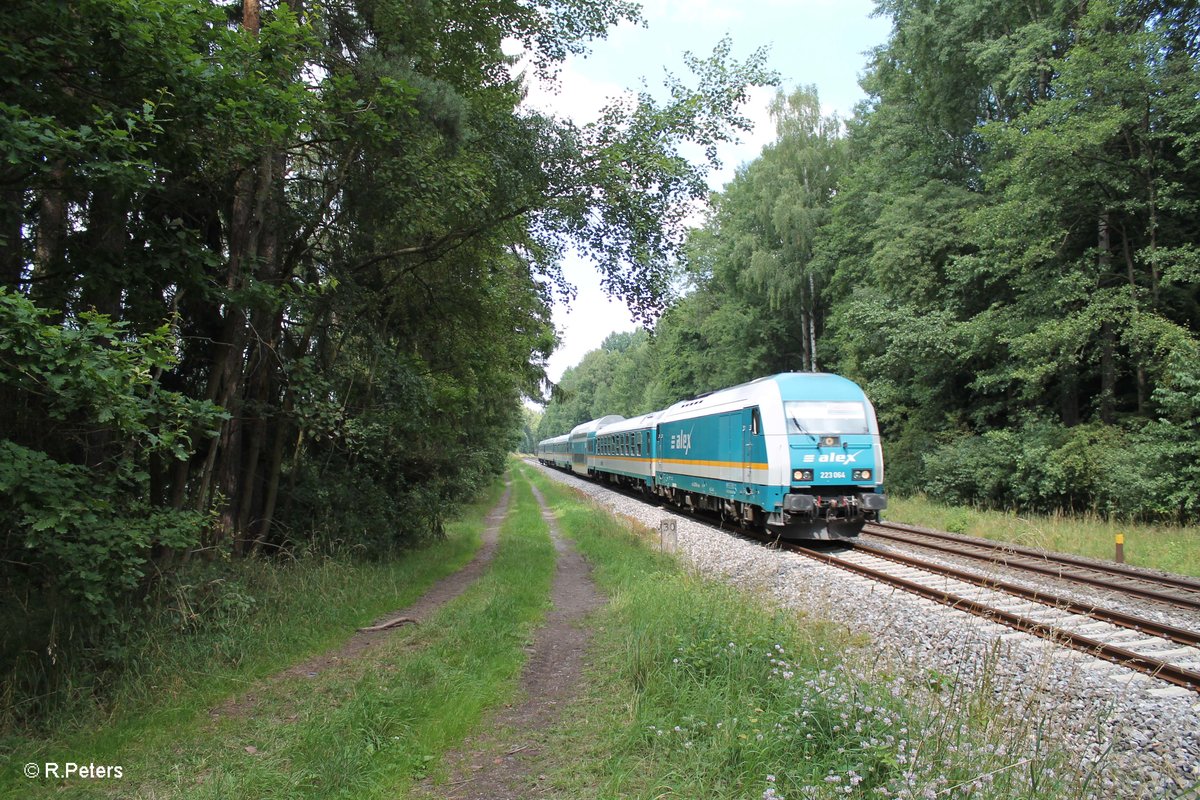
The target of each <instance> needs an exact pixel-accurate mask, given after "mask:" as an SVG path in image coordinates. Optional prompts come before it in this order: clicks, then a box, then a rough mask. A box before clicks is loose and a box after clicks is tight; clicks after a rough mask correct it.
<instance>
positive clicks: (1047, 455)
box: [924, 419, 1200, 523]
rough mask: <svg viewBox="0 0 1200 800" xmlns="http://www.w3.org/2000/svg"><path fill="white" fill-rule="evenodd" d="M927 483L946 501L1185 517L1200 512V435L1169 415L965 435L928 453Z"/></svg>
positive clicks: (1035, 424)
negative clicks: (1134, 421)
mask: <svg viewBox="0 0 1200 800" xmlns="http://www.w3.org/2000/svg"><path fill="white" fill-rule="evenodd" d="M924 467H925V483H924V489H925V491H926V492H928V493H929V495H930V496H931V497H933V498H935V499H937V500H940V501H942V502H945V503H950V504H962V505H976V506H983V507H986V508H1018V509H1024V510H1029V511H1040V512H1054V511H1085V510H1090V511H1094V512H1096V513H1099V514H1102V515H1104V516H1111V517H1118V518H1127V519H1138V520H1144V521H1165V522H1177V523H1187V522H1189V521H1192V520H1195V519H1196V518H1197V515H1198V514H1200V498H1198V497H1197V493H1196V489H1195V487H1196V486H1197V485H1198V483H1197V481H1198V479H1200V435H1198V434H1197V432H1196V431H1194V430H1191V431H1189V430H1188V429H1187V427H1185V426H1181V425H1178V424H1174V423H1172V422H1169V421H1167V420H1160V421H1155V422H1150V423H1146V424H1142V425H1136V424H1129V425H1128V426H1124V427H1123V426H1116V425H1104V424H1101V423H1091V424H1087V425H1078V426H1075V427H1071V428H1068V427H1065V426H1062V425H1060V424H1058V423H1052V422H1047V421H1044V420H1036V419H1030V420H1027V421H1026V422H1025V423H1024V424H1023V425H1022V426H1021V427H1020V428H1017V429H1010V430H995V431H988V432H986V433H984V434H982V435H976V434H969V435H964V436H960V437H957V438H955V439H952V440H950V441H947V442H944V443H943V444H941V445H939V446H938V447H937V448H936V449H934V450H933V451H932V452H931V453H929V454H927V455H926V456H925V458H924Z"/></svg>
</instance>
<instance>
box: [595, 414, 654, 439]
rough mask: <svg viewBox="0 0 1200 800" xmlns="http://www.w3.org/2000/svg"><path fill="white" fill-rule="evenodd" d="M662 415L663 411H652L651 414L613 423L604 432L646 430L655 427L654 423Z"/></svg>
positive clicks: (606, 426) (605, 427)
mask: <svg viewBox="0 0 1200 800" xmlns="http://www.w3.org/2000/svg"><path fill="white" fill-rule="evenodd" d="M660 414H662V412H661V411H651V412H650V413H649V414H642V415H641V416H637V417H630V418H629V419H624V420H621V421H620V422H613V423H611V424H608V425H605V426H604V430H603V432H604V433H605V434H609V433H628V432H629V431H640V430H644V429H645V428H650V427H653V426H654V421H655V420H656V419H658V416H659V415H660Z"/></svg>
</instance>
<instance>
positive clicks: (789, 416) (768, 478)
mask: <svg viewBox="0 0 1200 800" xmlns="http://www.w3.org/2000/svg"><path fill="white" fill-rule="evenodd" d="M537 458H538V461H540V462H541V463H542V464H545V465H546V466H551V467H558V468H559V469H563V470H567V471H570V472H572V473H574V474H575V475H578V476H580V477H583V478H591V479H594V480H598V481H602V482H605V483H610V484H613V485H617V486H621V487H624V488H626V489H631V490H634V491H638V492H641V493H643V494H645V495H647V497H648V498H653V499H659V500H662V501H664V502H667V503H670V504H672V505H674V506H676V507H679V508H682V509H688V510H703V511H710V512H715V513H717V514H719V515H720V516H721V518H722V519H723V520H726V521H729V522H732V523H737V524H741V525H746V526H748V527H753V528H759V529H765V530H766V531H767V532H769V533H771V534H772V535H777V536H779V537H780V538H783V539H789V540H839V539H843V540H844V539H853V538H854V537H856V536H858V534H859V532H860V531H861V530H862V528H863V525H865V524H866V523H868V522H874V521H878V520H879V519H880V514H881V512H882V511H883V510H884V509H886V508H887V495H886V494H885V493H884V489H883V447H882V443H881V440H880V436H879V423H878V421H877V420H876V417H875V408H874V406H872V405H871V402H870V400H868V399H867V396H866V394H865V393H864V392H863V390H862V389H861V388H860V387H859V386H858V385H857V384H856V383H854V382H853V381H851V380H849V379H847V378H844V377H842V376H840V375H833V374H830V373H813V372H786V373H782V374H779V375H771V376H767V377H763V378H758V379H757V380H753V381H750V382H748V383H743V384H740V385H738V386H732V387H729V388H727V389H719V390H717V391H713V392H708V393H706V394H702V395H700V396H698V397H693V398H689V399H687V400H682V401H680V402H678V403H675V404H674V405H673V406H671V407H669V408H666V409H663V410H661V411H654V412H651V413H649V414H643V415H641V416H637V417H633V418H630V419H626V418H624V417H622V416H620V415H616V414H612V415H608V416H604V417H600V418H599V419H594V420H591V421H589V422H584V423H582V424H581V425H577V426H575V427H574V428H573V429H571V431H570V432H569V433H565V434H563V435H561V436H556V437H553V438H550V439H544V440H542V441H541V442H539V443H538V446H537Z"/></svg>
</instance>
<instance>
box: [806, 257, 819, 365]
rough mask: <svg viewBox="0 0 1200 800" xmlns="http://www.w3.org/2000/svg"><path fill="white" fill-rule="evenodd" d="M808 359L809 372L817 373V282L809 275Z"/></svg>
mask: <svg viewBox="0 0 1200 800" xmlns="http://www.w3.org/2000/svg"><path fill="white" fill-rule="evenodd" d="M808 354H809V355H808V359H809V365H808V368H809V371H811V372H816V371H817V282H816V279H814V278H813V275H812V273H811V272H810V273H808Z"/></svg>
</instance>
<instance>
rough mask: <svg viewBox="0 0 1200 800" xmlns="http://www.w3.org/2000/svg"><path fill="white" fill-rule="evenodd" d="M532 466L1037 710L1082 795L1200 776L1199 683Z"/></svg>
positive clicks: (902, 668) (740, 574)
mask: <svg viewBox="0 0 1200 800" xmlns="http://www.w3.org/2000/svg"><path fill="white" fill-rule="evenodd" d="M540 468H541V469H542V470H543V471H544V472H545V473H546V474H547V475H549V476H551V477H553V478H554V479H556V480H559V481H561V482H564V483H567V484H569V485H572V486H575V487H577V488H579V489H581V490H582V491H583V492H585V493H586V494H587V495H589V496H590V497H592V498H593V499H594V500H596V501H597V502H598V503H600V504H601V505H602V506H604V507H607V508H609V509H610V510H612V511H613V512H615V513H617V514H621V515H623V516H626V517H629V518H631V519H633V520H636V521H637V522H640V523H641V524H643V525H646V526H649V527H651V528H657V527H658V524H659V522H660V520H662V519H665V518H668V517H672V518H674V519H676V520H678V525H677V527H678V552H679V554H680V556H681V557H683V558H685V559H687V560H688V561H689V562H691V564H692V565H694V567H695V568H696V569H697V570H699V571H700V572H701V573H702V574H704V575H708V576H712V577H717V578H721V579H723V580H727V581H730V582H732V583H734V584H736V585H738V586H741V587H744V588H747V589H751V590H756V591H763V592H766V593H769V595H770V596H772V597H773V598H774V599H775V600H776V601H777V602H779V603H780V604H781V605H782V606H783V607H786V608H794V609H796V610H797V611H802V612H803V613H805V614H806V615H808V616H810V617H815V618H819V619H825V620H828V621H830V622H834V623H838V624H841V625H844V626H846V627H847V628H848V629H850V630H852V631H854V632H857V633H862V634H866V635H868V636H869V637H870V638H871V640H872V643H871V645H870V655H871V658H873V659H877V660H878V661H877V663H881V664H886V665H887V669H888V670H892V671H899V672H901V673H908V674H910V675H911V676H912V677H913V678H915V679H917V682H919V681H920V680H922V679H923V678H924V676H928V675H929V674H931V673H930V671H931V670H936V671H937V672H938V673H940V674H943V675H949V676H954V677H955V680H958V681H963V682H965V685H967V686H974V685H988V686H991V687H992V690H993V692H994V694H995V697H996V698H997V699H998V700H1000V701H1002V702H1003V703H1005V704H1006V705H1007V706H1008V707H1009V708H1011V709H1012V710H1013V714H1014V718H1018V719H1024V720H1030V719H1040V720H1041V721H1042V725H1041V726H1040V727H1041V729H1042V730H1043V731H1045V732H1047V736H1048V737H1049V738H1051V739H1052V740H1053V741H1054V743H1055V745H1057V746H1060V747H1064V748H1065V749H1066V750H1067V751H1068V752H1072V753H1075V754H1077V756H1078V758H1079V763H1080V764H1081V765H1087V764H1090V763H1096V764H1098V765H1099V766H1098V768H1097V769H1096V771H1095V775H1094V778H1095V780H1094V781H1093V782H1092V784H1091V787H1090V789H1089V791H1088V794H1092V792H1093V790H1094V791H1095V793H1096V794H1097V795H1098V796H1101V797H1119V798H1163V797H1167V798H1170V797H1183V796H1190V795H1188V794H1185V793H1186V792H1187V791H1188V790H1189V789H1193V790H1195V788H1196V787H1197V786H1200V694H1198V693H1196V692H1190V691H1186V690H1184V689H1179V688H1176V687H1172V686H1169V685H1168V684H1165V683H1162V682H1160V681H1156V680H1154V679H1152V678H1149V677H1147V676H1144V675H1141V674H1140V673H1136V672H1133V671H1131V670H1127V669H1124V668H1122V667H1119V666H1116V665H1114V664H1109V663H1108V662H1105V661H1100V660H1098V659H1094V658H1091V657H1089V656H1086V655H1083V654H1080V653H1076V652H1075V651H1070V650H1066V649H1064V648H1060V647H1056V646H1054V645H1052V644H1050V643H1048V642H1046V641H1045V640H1042V639H1038V638H1036V637H1033V636H1029V635H1026V634H1023V633H1018V632H1014V631H1013V630H1011V629H1009V628H1006V627H1003V626H1001V625H996V624H994V623H990V622H987V621H985V620H982V619H980V618H978V617H973V616H971V615H969V614H966V613H965V612H960V611H954V610H952V609H949V608H947V607H945V606H942V605H939V604H937V603H934V602H932V601H928V600H924V599H922V598H919V597H916V596H914V595H910V594H906V593H903V592H900V591H893V590H892V589H890V588H887V587H882V586H880V585H879V584H876V583H874V582H872V581H869V580H867V579H865V578H859V577H855V576H852V575H850V574H848V573H846V572H845V571H843V570H839V569H837V568H835V567H830V566H826V565H824V564H820V563H817V562H815V561H813V560H811V559H807V558H804V557H803V556H799V555H796V554H792V553H783V552H779V551H775V550H770V549H767V548H765V547H762V546H760V545H758V544H755V543H753V542H749V541H746V540H744V539H739V538H736V537H734V536H730V535H728V534H723V533H721V532H719V531H717V530H714V529H713V528H711V527H709V526H707V525H705V524H703V523H700V522H697V521H694V520H691V519H690V518H688V517H687V516H686V515H682V516H681V515H678V514H674V513H672V512H670V511H668V510H666V509H664V508H658V507H655V506H653V505H650V504H646V503H643V502H641V501H639V500H636V499H634V498H631V497H626V496H624V495H621V494H618V493H615V492H612V491H610V490H608V489H605V488H603V487H602V486H599V485H598V484H594V483H591V482H589V481H582V480H579V479H577V478H575V477H573V476H571V475H567V474H565V473H562V472H560V471H557V470H553V469H547V468H544V467H540ZM1060 593H1061V592H1060ZM1086 771H1087V770H1086V769H1084V768H1083V767H1081V772H1086Z"/></svg>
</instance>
